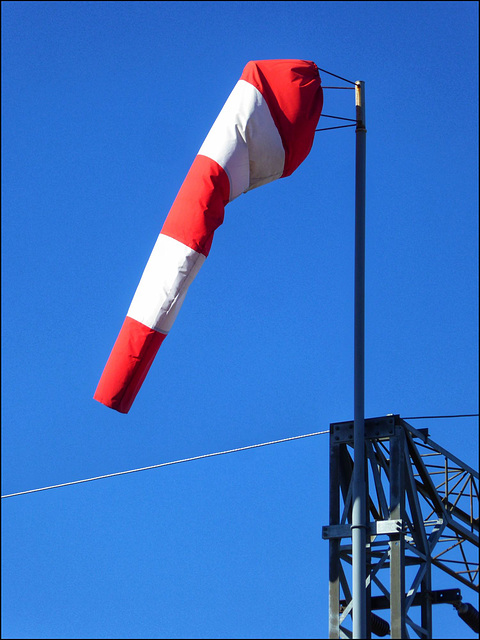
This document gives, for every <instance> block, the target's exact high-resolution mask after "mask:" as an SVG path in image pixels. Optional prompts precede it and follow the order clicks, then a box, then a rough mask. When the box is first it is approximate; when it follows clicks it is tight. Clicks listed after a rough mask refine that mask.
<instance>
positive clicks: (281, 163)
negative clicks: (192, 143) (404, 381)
mask: <svg viewBox="0 0 480 640" xmlns="http://www.w3.org/2000/svg"><path fill="white" fill-rule="evenodd" d="M322 106H323V93H322V87H321V83H320V76H319V73H318V68H317V66H316V64H315V63H313V62H310V61H305V60H260V61H258V60H257V61H254V62H249V63H248V64H247V65H246V67H245V69H244V70H243V73H242V76H241V78H240V80H239V81H238V82H237V84H236V85H235V87H234V89H233V91H232V93H231V94H230V96H229V97H228V99H227V101H226V103H225V105H224V107H223V108H222V110H221V111H220V113H219V115H218V117H217V119H216V120H215V122H214V124H213V126H212V128H211V130H210V132H209V134H208V135H207V137H206V139H205V141H204V143H203V144H202V146H201V148H200V150H199V152H198V155H197V156H196V157H195V160H194V161H193V164H192V166H191V167H190V170H189V172H188V173H187V176H186V178H185V180H184V182H183V184H182V186H181V188H180V191H179V192H178V195H177V197H176V198H175V201H174V203H173V205H172V208H171V209H170V211H169V213H168V216H167V218H166V220H165V223H164V225H163V228H162V230H161V232H160V235H159V236H158V239H157V242H156V244H155V247H154V248H153V251H152V254H151V256H150V258H149V260H148V263H147V266H146V267H145V271H144V273H143V275H142V278H141V280H140V283H139V285H138V288H137V291H136V292H135V295H134V297H133V300H132V303H131V305H130V308H129V310H128V312H127V317H126V318H125V321H124V323H123V325H122V328H121V330H120V333H119V335H118V338H117V340H116V342H115V345H114V347H113V349H112V352H111V354H110V357H109V359H108V361H107V364H106V366H105V369H104V371H103V374H102V376H101V378H100V382H99V383H98V387H97V389H96V391H95V395H94V398H95V400H98V401H99V402H101V403H103V404H105V405H107V406H108V407H111V408H112V409H115V410H116V411H119V412H120V413H128V411H129V409H130V407H131V406H132V403H133V401H134V399H135V396H136V395H137V393H138V391H139V389H140V387H141V385H142V383H143V381H144V379H145V376H146V375H147V372H148V370H149V369H150V366H151V364H152V362H153V359H154V358H155V355H156V354H157V351H158V349H159V347H160V345H161V344H162V342H163V340H164V339H165V337H166V336H167V334H168V332H169V331H170V329H171V327H172V325H173V323H174V321H175V318H176V317H177V314H178V312H179V310H180V307H181V306H182V303H183V301H184V299H185V295H186V293H187V290H188V287H189V286H190V284H191V283H192V281H193V279H194V278H195V276H196V275H197V273H198V271H199V269H200V267H201V266H202V264H203V263H204V262H205V260H206V258H207V256H208V253H209V251H210V247H211V244H212V240H213V234H214V232H215V230H216V229H217V228H218V227H219V226H220V225H221V224H222V222H223V217H224V212H225V205H226V204H228V203H229V202H231V201H232V200H233V199H234V198H236V197H237V196H239V195H240V194H241V193H246V192H247V191H249V190H250V189H254V188H255V187H259V186H260V185H262V184H267V183H268V182H272V181H273V180H276V179H277V178H283V177H285V176H289V175H290V174H291V173H293V171H295V169H296V168H297V167H298V166H299V165H300V164H301V163H302V162H303V160H305V158H306V157H307V155H308V153H309V151H310V149H311V147H312V143H313V137H314V133H315V127H316V126H317V123H318V119H319V117H320V113H321V110H322Z"/></svg>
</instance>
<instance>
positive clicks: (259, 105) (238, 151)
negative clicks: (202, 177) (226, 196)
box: [198, 80, 285, 201]
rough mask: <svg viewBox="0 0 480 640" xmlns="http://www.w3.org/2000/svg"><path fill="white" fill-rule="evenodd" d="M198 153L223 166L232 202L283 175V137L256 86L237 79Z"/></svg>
mask: <svg viewBox="0 0 480 640" xmlns="http://www.w3.org/2000/svg"><path fill="white" fill-rule="evenodd" d="M198 153H199V154H200V155H203V156H207V157H208V158H211V159H212V160H215V162H217V163H218V164H219V165H220V166H221V167H222V168H223V170H224V171H225V173H226V174H227V176H228V178H229V180H230V201H232V200H233V199H234V198H237V197H238V196H239V195H240V194H242V193H245V192H246V191H249V190H250V189H254V188H255V187H259V186H260V185H262V184H267V182H272V181H273V180H277V178H280V177H281V175H282V173H283V169H284V165H285V150H284V148H283V144H282V139H281V137H280V134H279V132H278V129H277V127H276V125H275V122H274V121H273V118H272V115H271V113H270V109H269V108H268V105H267V103H266V101H265V98H264V97H263V96H262V94H261V93H260V91H259V90H258V89H257V88H256V87H254V86H253V85H252V84H250V83H249V82H246V81H245V80H239V81H238V82H237V84H236V85H235V87H234V88H233V91H232V92H231V94H230V95H229V97H228V98H227V101H226V103H225V105H224V106H223V108H222V110H221V111H220V113H219V115H218V117H217V119H216V120H215V122H214V123H213V126H212V128H211V129H210V132H209V133H208V135H207V137H206V138H205V141H204V143H203V144H202V146H201V147H200V150H199V152H198Z"/></svg>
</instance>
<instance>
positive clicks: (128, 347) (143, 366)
mask: <svg viewBox="0 0 480 640" xmlns="http://www.w3.org/2000/svg"><path fill="white" fill-rule="evenodd" d="M165 338H166V335H165V334H164V333H159V332H158V331H155V330H154V329H150V328H149V327H146V326H145V325H144V324H142V323H141V322H137V321H136V320H133V319H132V318H129V317H128V316H127V317H126V318H125V321H124V323H123V325H122V328H121V329H120V333H119V334H118V338H117V340H116V342H115V344H114V346H113V349H112V352H111V354H110V357H109V358H108V361H107V364H106V365H105V369H104V370H103V374H102V377H101V378H100V382H99V383H98V386H97V389H96V391H95V395H94V396H93V397H94V399H95V400H98V402H101V403H102V404H105V405H106V406H107V407H110V408H111V409H115V410H116V411H119V412H120V413H128V411H129V409H130V407H131V406H132V404H133V401H134V400H135V396H136V395H137V393H138V391H139V389H140V387H141V386H142V383H143V381H144V380H145V376H146V375H147V373H148V370H149V369H150V366H151V364H152V362H153V360H154V358H155V356H156V355H157V351H158V350H159V348H160V345H161V344H162V342H163V341H164V339H165Z"/></svg>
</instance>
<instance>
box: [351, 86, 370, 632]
mask: <svg viewBox="0 0 480 640" xmlns="http://www.w3.org/2000/svg"><path fill="white" fill-rule="evenodd" d="M355 104H356V119H357V127H356V129H355V133H356V135H355V140H356V144H355V318H354V323H355V324H354V422H353V437H354V449H353V450H354V467H353V486H352V490H353V505H352V603H353V627H352V631H353V638H366V637H367V597H366V596H367V591H366V586H365V585H366V578H367V575H366V574H367V552H366V543H367V513H366V512H367V510H366V499H367V498H366V480H365V165H366V133H367V130H366V128H365V83H364V82H362V81H358V82H356V83H355Z"/></svg>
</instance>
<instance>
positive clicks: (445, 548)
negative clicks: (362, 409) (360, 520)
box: [322, 415, 479, 638]
mask: <svg viewBox="0 0 480 640" xmlns="http://www.w3.org/2000/svg"><path fill="white" fill-rule="evenodd" d="M353 426H354V423H353V421H352V422H337V423H332V424H331V425H330V517H329V524H328V526H325V527H323V531H322V535H323V538H324V539H326V540H328V541H329V637H330V638H351V637H352V613H353V611H352V608H353V601H352V593H351V586H350V585H351V567H352V542H351V535H352V533H351V525H352V481H353V458H352V453H353V440H354V438H353V433H354V428H353ZM365 460H366V465H365V482H366V487H367V513H368V518H367V519H368V521H369V531H368V535H367V549H366V553H367V556H366V557H367V560H366V562H367V571H366V575H367V579H366V584H365V588H366V593H367V626H368V629H367V634H368V635H367V637H371V635H372V634H375V635H380V636H385V635H390V637H392V638H410V637H416V638H417V637H418V638H431V637H432V605H433V604H437V603H439V602H451V603H452V604H453V603H455V602H457V603H458V602H460V600H461V595H459V594H460V591H459V590H452V589H449V590H446V591H438V590H437V591H433V590H432V580H433V578H435V581H438V579H442V582H445V578H447V580H448V579H450V580H449V582H450V583H451V579H454V580H455V581H456V582H457V586H458V583H460V584H461V585H462V586H465V587H468V588H469V589H472V590H473V591H475V592H477V593H478V586H479V563H478V498H479V495H478V487H479V475H478V472H477V471H475V470H474V469H472V468H471V467H469V466H468V465H467V464H465V463H464V462H462V461H461V460H460V459H459V458H457V457H456V456H454V455H453V454H451V453H449V452H448V451H447V450H446V449H444V448H443V447H441V446H440V445H438V444H437V443H436V442H434V441H433V440H431V438H430V437H429V435H428V430H427V429H414V428H413V427H412V426H411V425H410V424H408V423H407V422H405V421H404V420H402V418H400V416H398V415H389V416H385V417H381V418H372V419H367V420H365ZM453 591H455V592H456V595H455V594H454V596H452V592H453ZM446 594H447V595H446ZM379 609H381V610H383V611H382V617H379V616H377V615H376V614H375V613H374V610H379ZM385 617H388V618H389V619H388V620H387V619H384V618H385Z"/></svg>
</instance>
